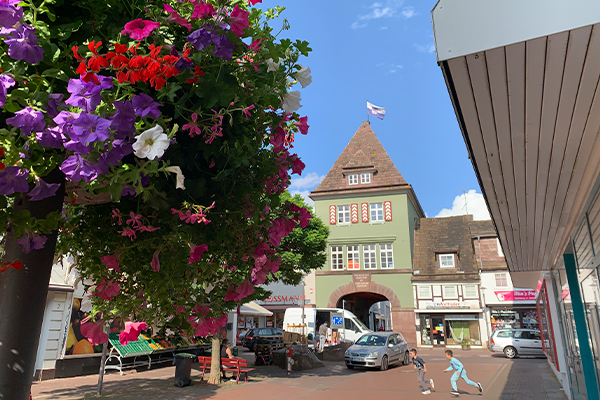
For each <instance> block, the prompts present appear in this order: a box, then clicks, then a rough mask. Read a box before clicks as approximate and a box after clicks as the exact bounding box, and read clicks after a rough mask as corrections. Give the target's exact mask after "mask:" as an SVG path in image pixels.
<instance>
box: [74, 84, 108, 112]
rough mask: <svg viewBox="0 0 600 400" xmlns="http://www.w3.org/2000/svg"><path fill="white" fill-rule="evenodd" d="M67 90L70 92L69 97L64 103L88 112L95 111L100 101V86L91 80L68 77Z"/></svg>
mask: <svg viewBox="0 0 600 400" xmlns="http://www.w3.org/2000/svg"><path fill="white" fill-rule="evenodd" d="M67 91H68V92H69V93H71V97H69V98H68V99H67V100H66V101H65V103H67V104H69V105H71V106H73V107H79V108H81V109H82V110H85V111H87V112H89V113H91V112H94V111H96V108H97V107H98V106H99V105H100V102H102V95H101V92H102V86H101V85H96V84H95V83H94V82H93V81H92V80H90V81H89V82H85V81H83V80H81V79H69V85H68V86H67Z"/></svg>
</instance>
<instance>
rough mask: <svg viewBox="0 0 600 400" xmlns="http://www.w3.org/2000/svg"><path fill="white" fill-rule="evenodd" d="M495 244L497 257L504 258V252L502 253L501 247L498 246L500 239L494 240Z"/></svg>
mask: <svg viewBox="0 0 600 400" xmlns="http://www.w3.org/2000/svg"><path fill="white" fill-rule="evenodd" d="M496 244H497V245H498V257H504V252H503V251H502V245H501V244H500V239H498V238H496Z"/></svg>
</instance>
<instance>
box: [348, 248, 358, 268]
mask: <svg viewBox="0 0 600 400" xmlns="http://www.w3.org/2000/svg"><path fill="white" fill-rule="evenodd" d="M347 254H348V269H360V252H359V246H358V245H354V246H348V251H347Z"/></svg>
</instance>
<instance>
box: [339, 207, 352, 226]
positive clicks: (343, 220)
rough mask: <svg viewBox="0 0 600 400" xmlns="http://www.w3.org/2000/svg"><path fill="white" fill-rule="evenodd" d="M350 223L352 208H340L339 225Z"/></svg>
mask: <svg viewBox="0 0 600 400" xmlns="http://www.w3.org/2000/svg"><path fill="white" fill-rule="evenodd" d="M349 223H350V206H338V224H349Z"/></svg>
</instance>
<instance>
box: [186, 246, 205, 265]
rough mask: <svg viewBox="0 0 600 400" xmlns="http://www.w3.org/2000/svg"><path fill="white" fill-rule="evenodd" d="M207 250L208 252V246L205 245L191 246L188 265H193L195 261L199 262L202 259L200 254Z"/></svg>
mask: <svg viewBox="0 0 600 400" xmlns="http://www.w3.org/2000/svg"><path fill="white" fill-rule="evenodd" d="M207 250H208V245H206V244H201V245H200V246H194V245H192V250H191V251H190V260H189V262H188V265H189V264H193V263H195V262H196V261H200V258H202V253H204V252H205V251H207Z"/></svg>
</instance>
